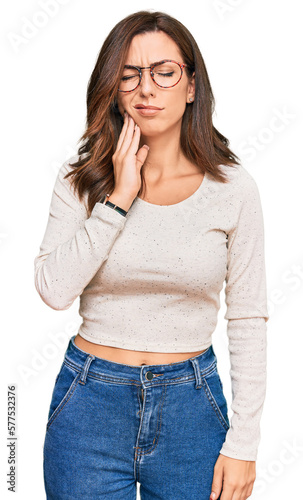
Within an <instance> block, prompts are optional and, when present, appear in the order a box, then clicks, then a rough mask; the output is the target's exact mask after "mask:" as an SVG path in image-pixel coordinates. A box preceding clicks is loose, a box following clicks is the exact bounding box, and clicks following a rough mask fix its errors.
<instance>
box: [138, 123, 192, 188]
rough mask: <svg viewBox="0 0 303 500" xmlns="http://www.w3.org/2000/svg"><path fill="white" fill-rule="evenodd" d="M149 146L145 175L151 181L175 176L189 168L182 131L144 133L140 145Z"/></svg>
mask: <svg viewBox="0 0 303 500" xmlns="http://www.w3.org/2000/svg"><path fill="white" fill-rule="evenodd" d="M143 144H147V145H148V146H149V152H148V156H147V159H146V161H145V163H144V166H143V168H144V175H145V178H146V179H149V180H150V181H151V182H158V181H161V180H165V179H170V178H175V177H177V176H178V175H182V174H184V172H185V171H188V170H189V160H187V159H186V157H185V156H184V154H183V152H182V151H181V146H180V131H179V133H178V134H176V131H175V130H172V131H168V132H167V133H165V134H158V135H154V136H144V135H143V134H142V136H141V140H140V147H141V146H143Z"/></svg>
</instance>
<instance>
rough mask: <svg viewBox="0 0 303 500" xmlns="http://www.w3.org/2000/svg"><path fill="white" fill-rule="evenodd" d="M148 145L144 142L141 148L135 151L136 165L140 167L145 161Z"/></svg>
mask: <svg viewBox="0 0 303 500" xmlns="http://www.w3.org/2000/svg"><path fill="white" fill-rule="evenodd" d="M148 151H149V147H148V146H147V145H146V144H144V146H143V147H142V148H140V149H139V151H138V153H137V155H136V156H137V165H138V166H139V167H142V165H143V163H144V162H145V160H146V158H147V155H148Z"/></svg>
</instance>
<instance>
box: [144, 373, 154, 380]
mask: <svg viewBox="0 0 303 500" xmlns="http://www.w3.org/2000/svg"><path fill="white" fill-rule="evenodd" d="M145 378H147V380H152V379H153V378H154V374H153V373H152V372H146V374H145Z"/></svg>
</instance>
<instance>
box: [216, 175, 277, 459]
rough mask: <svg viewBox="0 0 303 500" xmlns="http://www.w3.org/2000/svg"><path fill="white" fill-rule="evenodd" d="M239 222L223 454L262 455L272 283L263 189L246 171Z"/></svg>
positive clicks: (233, 241) (230, 268)
mask: <svg viewBox="0 0 303 500" xmlns="http://www.w3.org/2000/svg"><path fill="white" fill-rule="evenodd" d="M238 196H239V197H240V198H241V199H240V210H239V218H238V221H237V224H236V225H235V226H234V227H233V228H232V230H231V231H230V232H229V233H228V241H227V247H228V261H227V262H228V264H227V274H226V287H225V302H226V305H227V310H226V314H225V316H224V318H225V319H227V320H228V323H227V335H228V345H229V355H230V366H231V369H230V376H231V383H232V404H231V408H232V410H233V415H232V418H231V422H230V424H231V425H230V429H229V430H228V432H227V434H226V439H225V442H224V444H223V446H222V448H221V451H220V453H221V454H223V455H226V456H228V457H231V458H236V459H240V460H256V459H257V453H258V445H259V442H260V439H261V434H260V419H261V414H262V411H263V404H264V400H265V394H266V380H267V373H266V365H267V336H266V334H267V325H266V322H267V321H268V319H269V316H268V310H267V290H266V288H267V284H266V271H265V256H264V223H263V212H262V206H261V200H260V195H259V190H258V187H257V185H256V182H255V181H254V179H253V178H252V177H251V176H250V174H249V175H246V177H245V182H244V186H242V189H241V193H240V194H238Z"/></svg>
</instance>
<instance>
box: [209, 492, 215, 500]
mask: <svg viewBox="0 0 303 500" xmlns="http://www.w3.org/2000/svg"><path fill="white" fill-rule="evenodd" d="M210 498H211V499H212V500H213V499H214V498H216V493H215V492H214V491H212V492H211V495H210Z"/></svg>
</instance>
